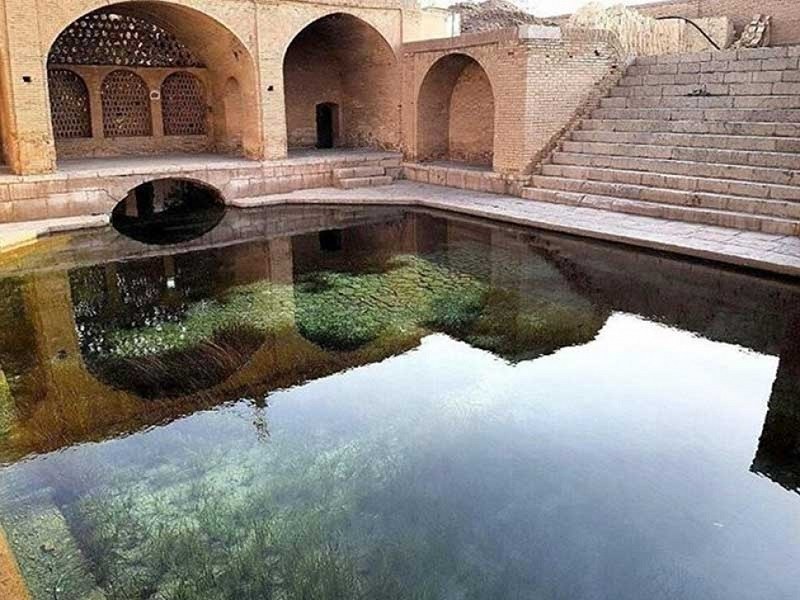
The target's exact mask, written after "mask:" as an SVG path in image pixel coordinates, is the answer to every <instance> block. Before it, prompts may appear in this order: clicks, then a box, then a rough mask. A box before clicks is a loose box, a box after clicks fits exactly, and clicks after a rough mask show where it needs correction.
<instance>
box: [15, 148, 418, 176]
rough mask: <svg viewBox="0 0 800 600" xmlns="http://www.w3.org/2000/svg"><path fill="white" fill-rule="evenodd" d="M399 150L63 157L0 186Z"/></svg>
mask: <svg viewBox="0 0 800 600" xmlns="http://www.w3.org/2000/svg"><path fill="white" fill-rule="evenodd" d="M401 157H402V154H401V153H399V152H390V151H380V150H359V149H353V150H350V149H335V150H295V151H290V153H289V156H287V157H286V158H280V159H275V160H250V159H246V158H235V157H229V156H224V155H220V154H175V155H163V154H162V155H158V156H124V157H119V158H85V159H72V160H63V161H60V162H59V164H58V170H56V171H54V172H53V173H44V174H39V175H14V174H11V173H8V172H5V173H0V185H3V184H16V183H31V184H33V183H40V182H45V181H61V180H65V179H79V178H85V177H115V176H122V175H148V176H149V175H153V176H157V175H169V174H175V173H183V172H187V171H204V170H247V169H253V170H259V169H263V168H275V167H292V166H303V165H326V164H337V163H341V162H362V161H372V160H384V159H398V158H401Z"/></svg>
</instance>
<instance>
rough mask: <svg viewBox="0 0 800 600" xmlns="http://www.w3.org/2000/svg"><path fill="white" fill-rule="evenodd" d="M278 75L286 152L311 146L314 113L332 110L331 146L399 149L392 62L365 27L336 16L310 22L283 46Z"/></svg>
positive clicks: (394, 62)
mask: <svg viewBox="0 0 800 600" xmlns="http://www.w3.org/2000/svg"><path fill="white" fill-rule="evenodd" d="M283 73H284V91H285V95H286V98H285V105H286V124H287V125H286V126H287V139H288V144H289V147H290V148H298V147H313V146H314V145H316V143H317V139H318V135H317V134H318V132H317V121H316V107H317V106H319V105H334V104H335V105H338V106H339V107H340V113H339V123H338V128H339V129H338V135H337V138H338V140H337V145H339V146H343V147H373V148H385V149H397V148H398V147H399V143H400V142H399V130H400V105H399V98H400V76H399V66H398V61H397V57H396V56H395V53H394V50H393V49H392V47H391V46H390V45H389V43H388V42H387V41H386V38H384V36H383V35H382V34H381V33H380V32H379V31H378V30H377V29H376V28H375V27H373V26H372V25H370V24H369V23H367V22H366V21H364V20H362V19H360V18H358V17H356V16H354V15H351V14H348V13H343V12H336V13H331V14H328V15H326V16H324V17H321V18H319V19H316V20H315V21H313V22H311V23H310V24H308V25H307V26H306V27H304V28H303V29H302V30H301V31H300V32H299V33H298V34H297V35H296V36H295V37H294V38H293V39H292V41H291V42H290V43H289V44H288V46H287V48H286V51H285V54H284V61H283Z"/></svg>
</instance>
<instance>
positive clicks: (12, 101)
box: [0, 0, 56, 174]
mask: <svg viewBox="0 0 800 600" xmlns="http://www.w3.org/2000/svg"><path fill="white" fill-rule="evenodd" d="M3 4H4V9H5V10H4V11H3V12H2V13H0V17H2V22H0V26H2V27H4V28H5V34H6V39H5V45H6V48H5V49H6V52H5V56H4V58H5V61H7V62H6V63H5V64H3V65H2V69H3V72H4V77H3V90H2V102H3V104H4V110H3V111H2V113H3V115H4V116H5V117H6V118H7V119H8V120H9V122H8V123H3V134H4V138H5V139H4V140H3V143H4V146H5V148H6V156H7V157H8V160H9V162H10V163H11V164H10V165H9V166H10V167H11V169H12V170H13V171H14V172H15V173H17V174H32V173H48V172H51V171H53V170H55V161H56V151H55V144H54V143H53V130H52V125H51V123H50V101H49V98H48V94H47V69H46V66H45V64H46V59H47V56H46V52H47V51H46V50H42V49H41V48H40V47H39V45H38V44H37V43H36V42H35V40H38V39H39V16H38V14H37V11H36V10H32V9H31V6H30V2H28V1H26V0H6V2H4V3H3ZM0 10H2V9H0Z"/></svg>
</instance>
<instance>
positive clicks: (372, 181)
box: [337, 175, 394, 190]
mask: <svg viewBox="0 0 800 600" xmlns="http://www.w3.org/2000/svg"><path fill="white" fill-rule="evenodd" d="M393 181H394V180H393V179H392V178H391V177H390V176H389V175H379V176H376V177H348V178H345V179H339V181H338V183H337V187H340V188H342V189H343V190H353V189H356V188H364V187H376V186H380V185H389V184H391V183H392V182H393Z"/></svg>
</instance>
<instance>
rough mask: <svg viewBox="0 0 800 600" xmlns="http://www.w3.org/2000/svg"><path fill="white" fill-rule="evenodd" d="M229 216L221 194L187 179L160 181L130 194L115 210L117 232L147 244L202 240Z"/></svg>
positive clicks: (112, 217)
mask: <svg viewBox="0 0 800 600" xmlns="http://www.w3.org/2000/svg"><path fill="white" fill-rule="evenodd" d="M224 215H225V204H224V202H223V200H222V196H221V195H220V194H219V192H218V191H217V190H215V189H213V188H211V187H208V186H206V185H203V184H201V183H197V182H194V181H189V180H186V179H158V180H155V181H149V182H147V183H143V184H141V185H139V186H137V187H136V188H134V189H132V190H131V191H130V192H128V195H127V196H126V197H125V198H124V199H123V200H122V201H120V202H119V204H117V206H116V207H114V210H113V212H112V213H111V224H112V225H113V226H114V228H115V229H116V230H117V231H119V232H120V233H122V234H123V235H126V236H127V237H130V238H132V239H134V240H137V241H139V242H143V243H145V244H156V245H168V244H177V243H180V242H185V241H189V240H192V239H195V238H198V237H200V236H202V235H204V234H206V233H208V232H209V231H211V230H212V229H214V227H216V226H217V225H218V224H219V222H220V221H221V220H222V217H223V216H224Z"/></svg>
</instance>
